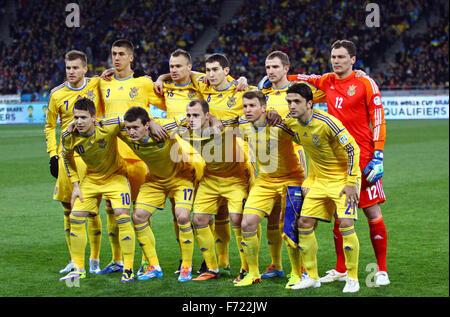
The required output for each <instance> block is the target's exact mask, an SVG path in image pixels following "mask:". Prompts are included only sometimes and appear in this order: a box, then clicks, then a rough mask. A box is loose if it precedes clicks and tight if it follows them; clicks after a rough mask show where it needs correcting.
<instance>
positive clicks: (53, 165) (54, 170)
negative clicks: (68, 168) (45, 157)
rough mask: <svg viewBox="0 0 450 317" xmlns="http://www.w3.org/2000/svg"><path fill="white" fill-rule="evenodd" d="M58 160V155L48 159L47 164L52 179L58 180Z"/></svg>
mask: <svg viewBox="0 0 450 317" xmlns="http://www.w3.org/2000/svg"><path fill="white" fill-rule="evenodd" d="M58 160H59V157H58V155H55V156H52V157H51V158H50V162H49V165H50V174H52V176H53V177H54V178H58Z"/></svg>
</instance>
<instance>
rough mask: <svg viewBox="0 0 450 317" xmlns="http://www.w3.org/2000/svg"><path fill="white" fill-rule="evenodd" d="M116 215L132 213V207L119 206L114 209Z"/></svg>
mask: <svg viewBox="0 0 450 317" xmlns="http://www.w3.org/2000/svg"><path fill="white" fill-rule="evenodd" d="M114 215H115V216H116V217H118V216H121V215H130V209H128V208H117V209H114Z"/></svg>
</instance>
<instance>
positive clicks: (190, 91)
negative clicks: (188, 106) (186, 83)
mask: <svg viewBox="0 0 450 317" xmlns="http://www.w3.org/2000/svg"><path fill="white" fill-rule="evenodd" d="M196 95H197V94H196V93H195V90H193V89H189V92H188V97H189V99H192V98H194V97H195V96H196Z"/></svg>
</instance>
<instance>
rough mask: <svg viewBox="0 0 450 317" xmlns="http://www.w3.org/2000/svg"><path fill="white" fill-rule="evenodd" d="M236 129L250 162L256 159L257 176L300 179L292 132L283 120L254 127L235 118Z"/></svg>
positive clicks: (241, 118)
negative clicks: (241, 138) (247, 150)
mask: <svg viewBox="0 0 450 317" xmlns="http://www.w3.org/2000/svg"><path fill="white" fill-rule="evenodd" d="M239 132H240V134H241V136H242V137H243V138H244V140H245V141H246V142H247V143H248V148H249V154H248V155H249V157H250V160H251V162H254V163H256V173H257V176H256V177H257V178H262V179H265V180H267V181H270V182H282V181H285V180H286V179H301V180H303V176H304V171H303V168H302V167H301V165H300V163H299V161H298V159H297V155H296V154H295V152H294V145H293V143H292V141H293V138H294V136H295V134H294V132H293V131H291V130H290V129H289V128H288V127H287V126H286V125H285V124H284V123H281V124H277V125H276V126H273V127H270V126H268V124H267V120H266V123H265V126H263V127H261V128H258V129H255V128H254V127H253V125H252V124H251V123H250V122H249V121H247V120H246V119H245V117H244V116H242V117H240V118H239Z"/></svg>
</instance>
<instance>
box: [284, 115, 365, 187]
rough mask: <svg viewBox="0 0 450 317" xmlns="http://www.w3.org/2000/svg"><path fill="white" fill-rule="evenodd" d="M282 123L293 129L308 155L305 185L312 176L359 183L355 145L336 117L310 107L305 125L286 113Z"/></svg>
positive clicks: (359, 176)
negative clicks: (310, 114)
mask: <svg viewBox="0 0 450 317" xmlns="http://www.w3.org/2000/svg"><path fill="white" fill-rule="evenodd" d="M284 123H285V125H286V126H287V127H289V129H290V130H292V131H294V132H295V135H296V137H297V139H298V140H300V143H301V144H302V145H303V148H304V150H305V152H306V154H307V155H308V158H309V160H308V161H309V171H308V172H309V174H308V178H307V179H306V180H305V183H304V186H305V187H308V184H310V183H311V182H313V181H314V179H315V178H321V179H327V180H330V181H342V182H345V183H346V184H348V185H356V184H357V183H358V184H360V178H361V171H360V169H359V152H360V151H359V147H358V144H356V141H355V139H354V138H353V137H352V136H351V134H350V133H349V132H348V131H347V129H346V128H345V127H344V126H343V125H342V123H341V122H340V121H339V120H338V119H336V118H335V117H333V116H332V115H330V114H328V113H327V112H325V111H322V110H320V109H313V114H312V116H311V119H310V120H309V121H308V122H307V123H306V124H305V125H303V124H301V123H300V122H299V121H298V120H297V119H295V118H291V117H290V116H288V117H287V118H286V119H285V120H284Z"/></svg>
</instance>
